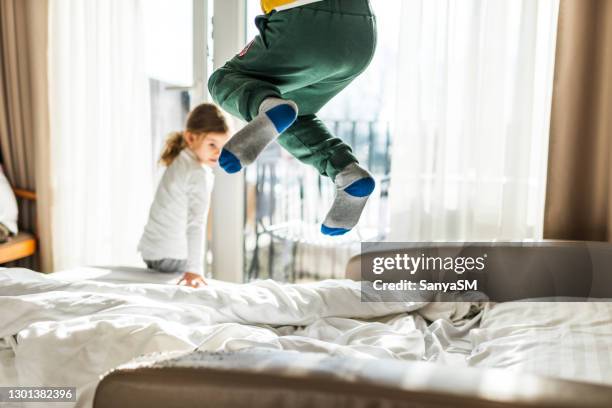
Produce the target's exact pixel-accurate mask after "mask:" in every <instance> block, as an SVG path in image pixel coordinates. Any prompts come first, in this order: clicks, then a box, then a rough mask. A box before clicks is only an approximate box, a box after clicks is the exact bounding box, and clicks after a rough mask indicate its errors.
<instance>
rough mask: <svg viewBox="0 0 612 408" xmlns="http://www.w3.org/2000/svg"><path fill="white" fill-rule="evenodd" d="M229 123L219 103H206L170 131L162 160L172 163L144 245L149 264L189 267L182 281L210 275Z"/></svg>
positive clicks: (163, 268) (172, 269)
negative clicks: (215, 192) (208, 251)
mask: <svg viewBox="0 0 612 408" xmlns="http://www.w3.org/2000/svg"><path fill="white" fill-rule="evenodd" d="M228 131H229V129H228V126H227V122H226V121H225V118H224V117H223V114H222V113H221V111H220V110H219V108H217V107H216V106H215V105H211V104H202V105H200V106H198V107H197V108H195V109H194V110H193V111H192V112H191V113H190V114H189V117H188V118H187V126H186V129H185V130H184V131H182V132H176V133H173V134H171V135H170V136H168V140H167V141H166V147H165V149H164V151H163V153H162V155H161V159H160V162H161V163H162V164H163V165H165V166H166V167H167V169H166V171H165V172H164V175H163V177H162V179H161V181H160V183H159V186H158V187H157V192H156V193H155V199H154V200H153V204H152V205H151V210H150V212H149V220H148V222H147V225H146V226H145V230H144V233H143V234H142V238H141V239H140V243H139V244H138V250H139V251H140V253H141V254H142V259H143V260H144V262H145V263H146V264H147V267H148V268H149V269H155V270H157V271H159V272H165V273H178V272H180V273H183V276H182V278H181V279H180V281H179V282H178V283H179V284H185V285H187V286H191V287H199V286H202V285H206V281H204V277H203V273H204V237H205V234H206V219H207V216H208V208H209V205H210V197H211V192H212V187H213V181H214V175H213V172H212V169H211V167H213V166H215V165H216V164H217V160H218V159H219V155H220V154H221V149H222V148H223V145H224V144H225V142H226V141H227V139H228V137H229V135H228Z"/></svg>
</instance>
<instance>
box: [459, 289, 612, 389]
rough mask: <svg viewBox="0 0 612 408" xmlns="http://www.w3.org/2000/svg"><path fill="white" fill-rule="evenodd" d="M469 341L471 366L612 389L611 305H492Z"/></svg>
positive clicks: (513, 303) (571, 303)
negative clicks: (471, 349)
mask: <svg viewBox="0 0 612 408" xmlns="http://www.w3.org/2000/svg"><path fill="white" fill-rule="evenodd" d="M470 337H471V339H472V343H473V346H474V350H473V351H472V353H471V356H470V357H469V358H468V363H469V365H470V366H473V367H481V368H488V367H494V368H504V369H508V370H514V371H520V372H529V373H533V374H538V375H543V376H549V377H557V378H564V379H569V380H574V381H583V382H590V383H596V384H607V385H612V302H610V301H601V302H508V303H500V304H496V305H488V307H487V308H486V309H485V312H484V314H483V318H482V321H481V322H480V326H479V327H478V328H476V329H474V330H472V331H471V332H470Z"/></svg>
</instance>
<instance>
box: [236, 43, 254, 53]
mask: <svg viewBox="0 0 612 408" xmlns="http://www.w3.org/2000/svg"><path fill="white" fill-rule="evenodd" d="M254 42H255V40H253V41H251V42H250V43H248V44H247V45H246V47H244V49H243V50H242V51H240V54H238V56H239V57H244V56H245V55H246V54H247V52H249V49H250V48H251V45H253V43H254Z"/></svg>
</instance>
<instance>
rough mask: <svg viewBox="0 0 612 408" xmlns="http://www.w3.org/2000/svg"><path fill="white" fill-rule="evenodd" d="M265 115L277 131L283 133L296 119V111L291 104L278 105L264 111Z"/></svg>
mask: <svg viewBox="0 0 612 408" xmlns="http://www.w3.org/2000/svg"><path fill="white" fill-rule="evenodd" d="M266 115H268V117H269V118H270V120H271V121H272V123H273V124H274V127H275V128H276V130H277V131H278V133H283V132H284V131H285V130H287V129H289V126H291V125H293V122H295V120H296V119H297V112H296V111H295V110H294V109H293V108H292V107H291V105H287V104H283V105H278V106H276V107H274V108H272V109H270V110H269V111H266Z"/></svg>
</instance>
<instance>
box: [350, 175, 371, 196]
mask: <svg viewBox="0 0 612 408" xmlns="http://www.w3.org/2000/svg"><path fill="white" fill-rule="evenodd" d="M374 187H376V182H375V181H374V179H373V178H372V177H365V178H362V179H359V180H357V181H355V182H354V183H353V184H351V185H350V186H348V187H347V188H345V189H344V191H346V192H347V193H348V194H350V195H352V196H353V197H367V196H369V195H370V194H372V191H374Z"/></svg>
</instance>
